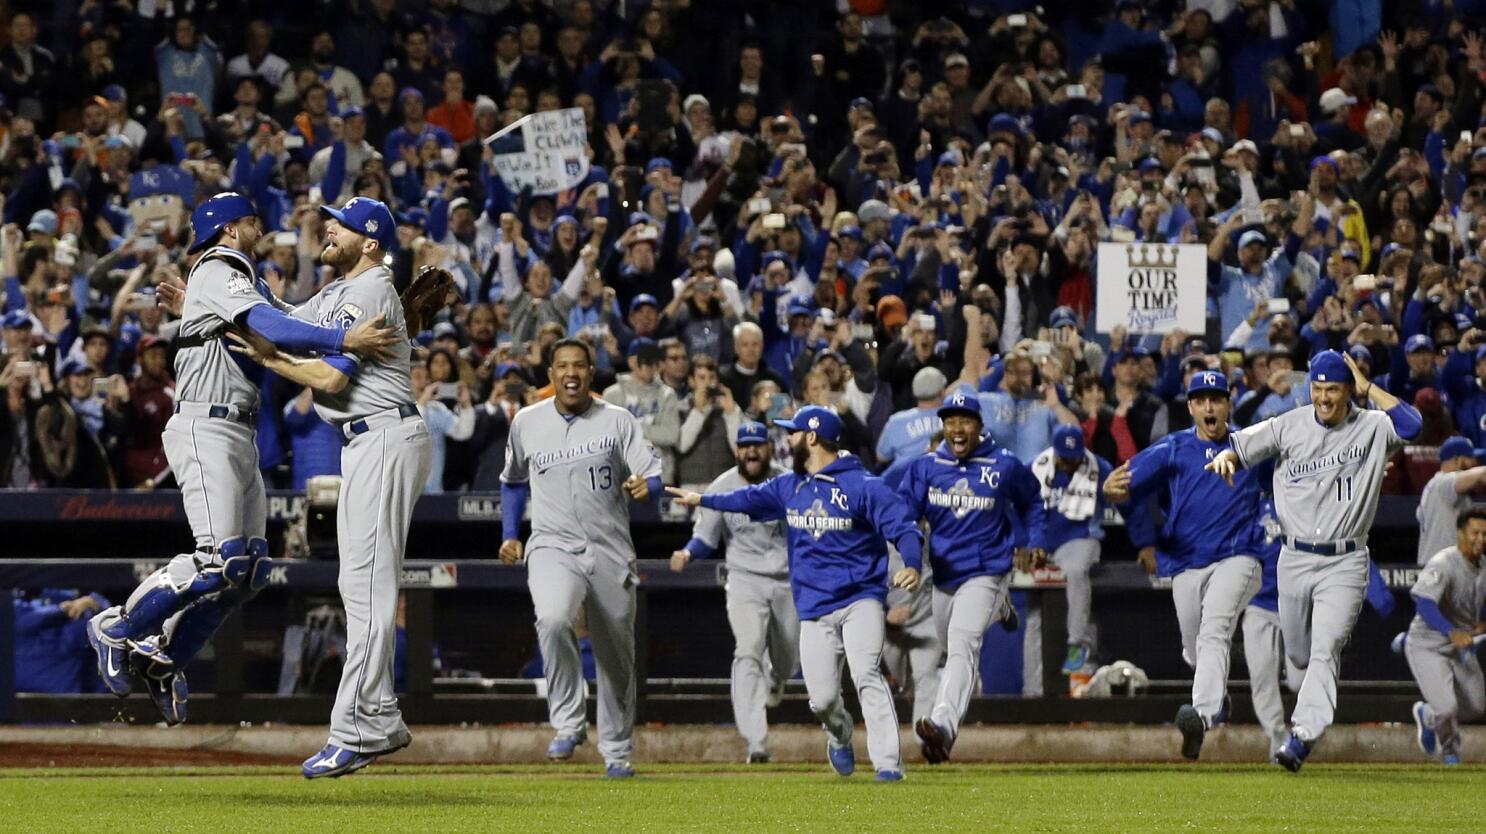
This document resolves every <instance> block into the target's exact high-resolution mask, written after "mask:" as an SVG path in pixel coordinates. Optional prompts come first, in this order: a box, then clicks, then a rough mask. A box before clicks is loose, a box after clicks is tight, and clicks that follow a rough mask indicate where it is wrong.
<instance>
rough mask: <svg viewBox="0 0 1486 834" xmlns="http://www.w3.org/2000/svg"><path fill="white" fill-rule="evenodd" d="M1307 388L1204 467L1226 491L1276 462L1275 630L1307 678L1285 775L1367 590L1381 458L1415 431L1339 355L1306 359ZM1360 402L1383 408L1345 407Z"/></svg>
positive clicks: (1320, 714)
mask: <svg viewBox="0 0 1486 834" xmlns="http://www.w3.org/2000/svg"><path fill="white" fill-rule="evenodd" d="M1310 386H1311V402H1312V404H1311V407H1310V408H1303V407H1302V408H1296V409H1294V410H1292V411H1288V412H1286V413H1284V414H1281V415H1279V416H1278V417H1272V418H1270V419H1268V420H1265V421H1264V422H1262V423H1257V424H1255V425H1253V426H1250V427H1248V428H1246V429H1244V430H1243V431H1240V432H1237V433H1235V434H1233V435H1232V448H1231V449H1228V450H1225V451H1224V452H1222V453H1221V454H1219V455H1217V456H1216V457H1215V458H1213V461H1212V462H1211V463H1209V464H1208V465H1207V467H1206V468H1207V469H1208V470H1210V471H1212V472H1216V473H1217V474H1218V475H1221V476H1222V477H1223V478H1224V479H1225V480H1227V481H1228V482H1229V483H1230V484H1232V483H1233V481H1234V475H1235V474H1236V473H1237V471H1238V470H1239V468H1241V467H1253V466H1257V465H1258V464H1259V463H1260V462H1262V461H1265V460H1268V459H1270V458H1274V459H1275V474H1274V503H1275V513H1276V514H1277V515H1278V516H1279V521H1280V527H1281V528H1282V530H1283V531H1284V546H1283V547H1282V549H1281V550H1280V562H1279V569H1278V580H1279V591H1280V612H1279V613H1280V630H1281V632H1282V634H1283V635H1284V642H1285V652H1286V654H1288V655H1289V656H1290V659H1291V661H1292V662H1294V663H1295V665H1297V666H1300V667H1303V668H1305V670H1306V673H1305V681H1304V683H1302V684H1301V687H1300V694H1299V696H1298V697H1297V699H1296V702H1295V711H1294V712H1293V713H1291V716H1290V738H1289V739H1288V740H1287V741H1286V742H1285V746H1284V748H1282V749H1281V750H1280V751H1279V753H1278V754H1277V755H1276V760H1277V761H1278V762H1279V764H1281V765H1283V766H1284V767H1285V768H1286V769H1288V770H1290V771H1291V772H1295V771H1298V770H1300V767H1301V765H1302V764H1303V763H1304V762H1305V758H1306V756H1308V755H1309V754H1310V751H1311V749H1312V747H1314V746H1315V744H1316V742H1317V741H1319V740H1320V738H1321V736H1322V735H1323V734H1324V733H1325V732H1326V729H1327V728H1328V727H1330V726H1331V722H1332V720H1333V719H1334V717H1335V711H1336V688H1337V679H1338V677H1339V672H1340V665H1341V652H1342V647H1343V646H1345V645H1346V642H1347V639H1348V638H1349V637H1350V636H1351V633H1352V626H1353V625H1354V624H1355V623H1356V622H1357V613H1358V611H1359V610H1360V609H1361V608H1362V601H1363V599H1364V597H1365V595H1366V592H1367V585H1368V564H1369V559H1368V550H1367V534H1368V531H1369V530H1370V529H1371V528H1372V522H1373V516H1374V515H1375V514H1376V513H1377V510H1378V487H1379V484H1381V483H1382V481H1383V472H1384V468H1385V467H1386V466H1387V464H1388V457H1389V456H1390V455H1392V454H1393V453H1394V452H1395V451H1397V450H1398V449H1400V448H1402V447H1403V446H1404V445H1405V444H1406V443H1407V442H1408V441H1409V440H1411V439H1413V438H1415V437H1417V436H1418V434H1419V431H1420V429H1421V428H1422V427H1423V420H1422V418H1421V417H1420V416H1419V412H1418V411H1417V410H1415V409H1414V407H1413V406H1411V405H1409V404H1408V403H1404V402H1401V401H1400V400H1399V399H1398V398H1397V397H1395V396H1393V395H1392V394H1390V393H1389V392H1387V391H1386V390H1384V389H1382V388H1379V387H1378V386H1376V385H1373V384H1372V382H1370V381H1369V380H1368V379H1367V377H1366V376H1365V375H1364V374H1363V373H1362V372H1361V370H1359V369H1358V367H1357V365H1356V364H1355V363H1354V362H1353V361H1352V359H1351V357H1347V356H1343V355H1342V354H1340V353H1337V352H1336V351H1332V350H1328V351H1323V352H1321V353H1318V354H1316V355H1315V356H1313V357H1311V367H1310ZM1357 393H1361V394H1362V395H1364V396H1366V397H1367V398H1368V401H1369V402H1371V403H1372V404H1373V405H1374V406H1376V407H1377V408H1378V409H1380V410H1377V411H1373V410H1361V409H1357V408H1355V407H1353V405H1352V397H1353V396H1354V395H1355V394H1357Z"/></svg>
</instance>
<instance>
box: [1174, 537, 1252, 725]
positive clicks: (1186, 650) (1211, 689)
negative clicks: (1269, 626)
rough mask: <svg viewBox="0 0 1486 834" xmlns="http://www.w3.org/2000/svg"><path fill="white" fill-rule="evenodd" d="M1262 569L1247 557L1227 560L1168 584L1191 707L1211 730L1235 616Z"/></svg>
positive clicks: (1221, 692)
mask: <svg viewBox="0 0 1486 834" xmlns="http://www.w3.org/2000/svg"><path fill="white" fill-rule="evenodd" d="M1262 580H1263V567H1262V566H1261V565H1260V564H1259V560H1258V559H1256V558H1253V557H1250V556H1230V557H1229V558H1227V559H1223V560H1221V561H1218V562H1214V563H1213V564H1211V565H1208V566H1207V567H1203V568H1192V569H1189V570H1184V571H1182V572H1181V573H1179V574H1177V575H1176V577H1175V578H1173V579H1172V580H1171V599H1172V602H1173V603H1174V604H1175V605H1176V619H1177V624H1178V625H1179V626H1180V627H1181V632H1182V659H1184V660H1186V661H1187V664H1188V665H1190V666H1191V667H1192V668H1193V670H1194V672H1193V676H1192V706H1193V707H1194V708H1196V710H1197V714H1198V715H1200V716H1202V721H1203V723H1204V724H1207V725H1208V726H1212V723H1213V719H1214V718H1215V717H1216V716H1217V715H1218V713H1219V712H1220V711H1221V710H1222V708H1223V696H1224V695H1226V694H1227V692H1228V666H1229V662H1230V660H1231V651H1232V642H1233V632H1234V631H1235V630H1236V629H1237V628H1238V615H1239V612H1241V611H1243V609H1244V606H1246V605H1248V604H1249V600H1251V599H1253V598H1254V594H1256V593H1258V591H1259V584H1260V582H1261V581H1262Z"/></svg>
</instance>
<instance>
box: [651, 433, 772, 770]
mask: <svg viewBox="0 0 1486 834" xmlns="http://www.w3.org/2000/svg"><path fill="white" fill-rule="evenodd" d="M772 454H773V447H772V446H771V445H770V443H769V429H768V427H767V426H765V425H764V424H763V423H744V424H742V425H740V426H738V452H737V455H738V465H737V466H735V467H733V468H732V469H729V470H728V471H726V472H724V473H722V474H721V475H718V476H717V479H716V480H714V481H713V482H712V483H711V484H709V485H708V486H707V492H709V493H713V492H729V491H732V490H735V489H741V488H743V487H746V486H749V485H752V484H761V483H763V482H764V481H766V480H768V479H769V478H773V477H775V476H777V475H783V474H784V467H782V466H780V465H778V464H777V463H774V461H773V457H772ZM724 540H726V542H727V572H728V573H727V585H726V586H725V590H726V592H727V610H728V625H730V626H732V629H733V644H734V648H733V675H732V694H733V720H734V722H735V723H736V724H737V726H738V734H739V735H741V736H743V741H744V742H746V743H747V744H748V762H749V764H763V763H767V762H768V761H769V721H768V715H767V710H766V707H768V706H777V705H778V704H779V698H780V693H781V691H782V690H783V688H784V683H785V681H788V680H789V679H790V678H791V677H793V676H794V674H795V670H796V669H797V668H799V665H800V618H799V615H797V614H796V613H795V601H794V599H793V598H791V597H790V593H789V558H788V555H787V554H786V551H785V536H784V522H782V521H767V522H764V523H758V522H755V521H753V520H751V519H749V517H748V516H746V515H743V514H742V513H721V512H717V511H715V510H708V509H700V510H697V513H696V520H695V522H694V524H693V527H692V534H691V541H689V542H687V543H686V546H685V547H683V548H682V549H680V550H678V551H676V552H675V553H673V554H671V569H672V570H675V571H680V570H681V569H682V568H684V567H686V564H687V563H688V562H690V561H691V560H692V559H705V558H707V557H708V556H711V555H712V554H713V552H715V551H716V550H717V548H718V547H719V546H721V544H722V543H723V541H724ZM766 652H767V656H766V655H765V653H766Z"/></svg>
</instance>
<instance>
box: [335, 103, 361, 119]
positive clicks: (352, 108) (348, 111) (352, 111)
mask: <svg viewBox="0 0 1486 834" xmlns="http://www.w3.org/2000/svg"><path fill="white" fill-rule="evenodd" d="M365 115H366V111H365V110H362V109H361V108H360V107H357V106H356V105H354V104H348V105H346V106H345V107H343V108H341V121H345V120H346V119H350V118H353V117H355V116H365Z"/></svg>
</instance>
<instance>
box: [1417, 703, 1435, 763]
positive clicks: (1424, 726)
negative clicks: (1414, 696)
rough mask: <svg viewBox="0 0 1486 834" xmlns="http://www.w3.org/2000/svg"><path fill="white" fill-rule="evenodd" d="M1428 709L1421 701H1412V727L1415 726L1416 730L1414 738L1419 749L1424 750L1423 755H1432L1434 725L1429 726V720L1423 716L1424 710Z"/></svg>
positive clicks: (1433, 748)
mask: <svg viewBox="0 0 1486 834" xmlns="http://www.w3.org/2000/svg"><path fill="white" fill-rule="evenodd" d="M1428 709H1429V708H1428V707H1427V706H1426V705H1425V703H1424V702H1423V701H1415V702H1414V709H1413V713H1414V727H1415V728H1417V732H1416V733H1415V734H1414V740H1415V741H1417V742H1418V743H1419V749H1420V750H1422V751H1424V755H1426V756H1433V755H1434V750H1435V735H1434V727H1432V726H1430V724H1429V721H1428V720H1427V719H1426V718H1425V712H1426V711H1427V710H1428Z"/></svg>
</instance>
